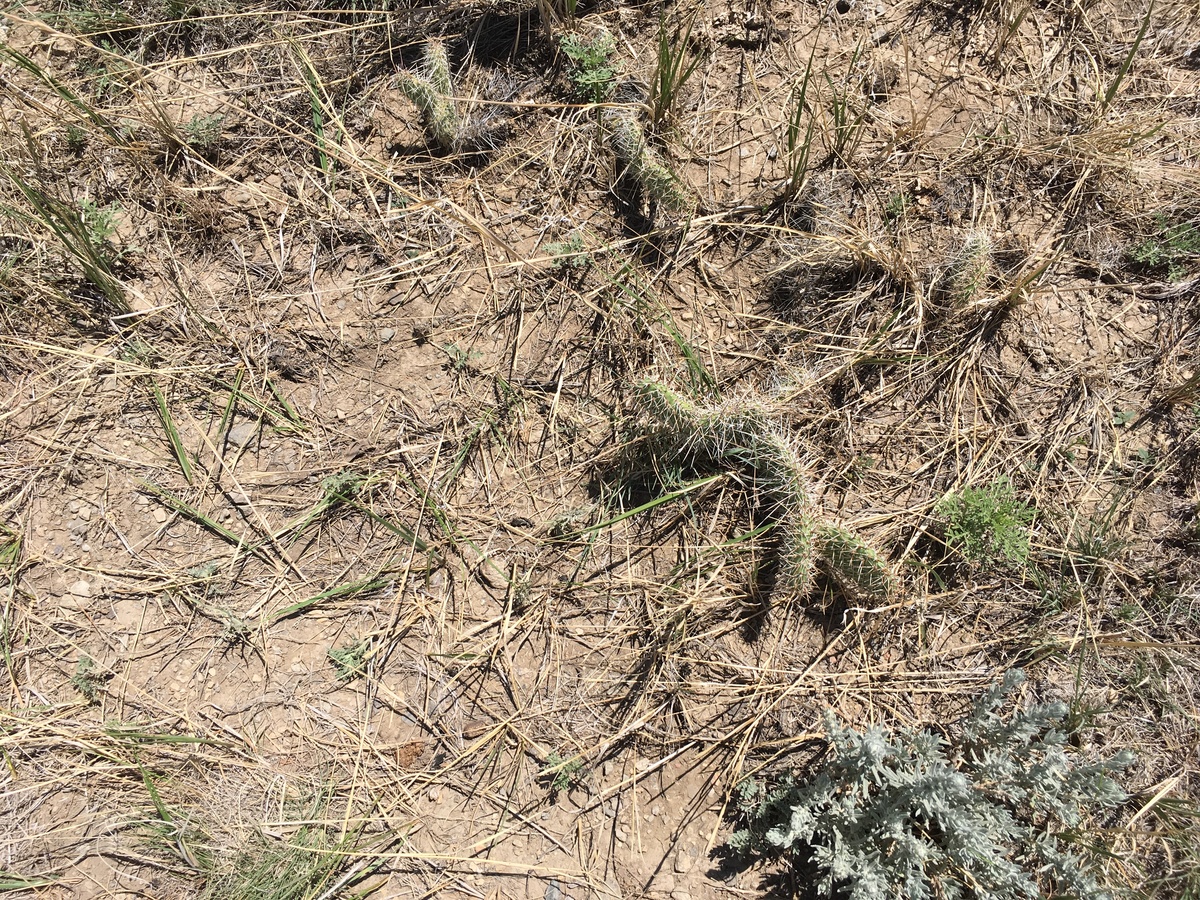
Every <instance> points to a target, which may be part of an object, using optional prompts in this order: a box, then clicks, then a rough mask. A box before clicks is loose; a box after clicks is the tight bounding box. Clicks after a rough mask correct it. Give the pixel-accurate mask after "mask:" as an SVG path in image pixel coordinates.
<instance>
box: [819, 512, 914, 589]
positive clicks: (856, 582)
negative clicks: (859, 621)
mask: <svg viewBox="0 0 1200 900" xmlns="http://www.w3.org/2000/svg"><path fill="white" fill-rule="evenodd" d="M816 556H817V558H818V559H819V560H820V561H821V567H822V569H823V570H824V571H825V573H826V574H827V575H828V576H829V577H830V578H831V579H833V581H834V583H835V584H837V586H838V587H839V588H840V589H841V591H842V593H843V594H844V595H845V596H846V597H847V598H848V599H849V600H851V601H852V602H854V603H862V604H867V605H875V604H879V603H886V602H887V601H888V600H889V599H891V596H892V594H893V593H894V592H895V589H896V576H895V575H893V574H892V571H891V569H889V568H888V564H887V560H885V559H884V558H883V556H882V555H881V554H880V553H879V551H878V550H876V549H875V548H874V547H872V546H871V545H870V544H868V543H867V542H866V541H864V540H863V539H862V538H860V537H859V536H858V535H857V534H854V533H853V532H851V531H847V530H846V529H845V528H841V527H839V526H837V525H821V526H820V527H818V528H817V533H816Z"/></svg>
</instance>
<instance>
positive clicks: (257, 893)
mask: <svg viewBox="0 0 1200 900" xmlns="http://www.w3.org/2000/svg"><path fill="white" fill-rule="evenodd" d="M348 850H349V848H348V847H343V846H341V845H339V844H336V843H335V842H332V841H330V839H329V836H328V834H327V833H326V829H325V828H323V827H320V826H315V827H308V826H306V827H304V828H301V829H300V831H299V833H298V834H297V835H296V836H295V837H294V838H293V839H292V840H291V841H287V842H284V841H272V840H269V839H267V838H262V839H260V840H258V841H255V842H253V844H252V845H251V846H249V847H247V848H245V849H243V850H242V851H241V852H239V853H238V854H237V855H236V856H235V857H234V858H233V860H232V863H231V864H230V865H228V867H223V868H222V869H221V870H220V871H218V872H216V873H214V874H213V875H212V876H211V877H210V878H209V879H208V883H207V886H206V889H205V891H204V894H203V895H202V896H203V900H312V898H316V897H322V896H329V892H330V891H331V889H332V888H333V885H334V883H335V882H336V881H337V880H338V877H339V873H340V872H341V871H342V869H343V868H345V866H346V863H347V860H348V853H347V851H348Z"/></svg>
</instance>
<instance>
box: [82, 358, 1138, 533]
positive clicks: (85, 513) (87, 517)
mask: <svg viewBox="0 0 1200 900" xmlns="http://www.w3.org/2000/svg"><path fill="white" fill-rule="evenodd" d="M1117 343H1118V344H1120V341H1118V342H1117ZM79 518H81V519H83V521H85V522H90V521H91V520H92V510H91V509H90V508H89V507H87V506H81V507H79Z"/></svg>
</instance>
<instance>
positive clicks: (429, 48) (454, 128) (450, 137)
mask: <svg viewBox="0 0 1200 900" xmlns="http://www.w3.org/2000/svg"><path fill="white" fill-rule="evenodd" d="M399 87H400V90H402V91H403V92H404V94H405V96H407V97H408V99H409V100H411V101H412V102H413V103H414V104H415V105H416V106H417V108H418V109H420V110H421V112H422V113H423V114H424V116H425V126H426V128H427V129H428V131H429V136H430V137H431V138H432V139H433V142H434V143H435V144H437V146H438V147H440V148H441V149H442V150H452V149H454V148H455V146H456V145H457V144H458V139H459V133H460V130H461V127H462V120H461V119H460V117H459V114H458V109H457V108H456V106H455V103H454V84H453V82H452V81H451V79H450V59H449V57H448V56H447V55H446V46H445V45H444V44H442V43H441V42H440V41H430V42H429V43H428V44H426V45H425V60H424V72H423V73H421V74H414V73H412V72H402V73H401V74H400V81H399Z"/></svg>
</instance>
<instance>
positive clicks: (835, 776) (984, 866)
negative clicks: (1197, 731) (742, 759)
mask: <svg viewBox="0 0 1200 900" xmlns="http://www.w3.org/2000/svg"><path fill="white" fill-rule="evenodd" d="M1023 681H1024V675H1023V674H1022V673H1021V672H1020V671H1012V672H1009V673H1008V674H1007V675H1006V676H1005V678H1004V679H1003V681H1002V682H1001V683H1000V684H998V685H995V686H993V687H992V688H990V689H989V690H988V691H986V692H985V693H984V694H983V696H982V697H980V698H979V699H978V700H977V701H976V702H975V704H974V707H973V709H972V710H971V712H970V714H969V715H968V716H967V717H966V719H965V720H964V721H963V722H962V723H961V724H960V726H959V727H958V728H957V729H955V733H954V734H953V735H952V736H946V735H943V734H939V733H935V732H932V731H928V730H924V731H917V730H915V729H908V728H903V729H895V730H889V729H883V728H872V729H869V730H868V731H866V732H859V731H855V730H854V729H852V728H849V727H846V726H843V725H841V724H840V723H839V722H838V721H837V719H836V718H835V716H834V715H833V713H832V712H827V713H826V716H825V721H826V728H827V730H828V732H829V745H830V751H831V752H830V755H829V757H828V758H827V760H826V762H825V764H824V766H823V767H822V768H821V769H820V770H819V771H817V772H816V773H814V774H813V775H812V776H810V777H808V778H800V777H797V776H795V775H789V776H787V777H785V778H784V779H783V780H782V781H781V782H780V783H779V784H777V785H775V786H773V787H770V788H767V787H765V786H763V785H761V784H758V783H754V782H750V783H745V784H743V785H742V786H741V787H740V788H739V794H740V803H739V806H740V812H741V818H742V821H743V824H744V826H745V827H744V828H742V829H741V830H740V831H738V832H737V833H735V834H734V836H733V838H732V839H731V840H730V848H731V849H732V850H733V851H734V852H735V853H738V854H747V855H749V854H755V855H758V854H761V855H766V856H783V857H784V858H786V859H787V860H789V861H790V862H791V863H792V864H793V865H796V866H798V867H806V868H805V870H806V871H808V870H809V869H811V870H815V875H816V880H817V884H816V887H817V889H818V891H819V892H820V893H821V894H822V895H823V896H845V897H848V898H850V900H893V898H896V897H907V898H911V900H931V898H934V897H938V898H948V900H949V898H964V900H965V898H968V897H970V898H977V900H985V898H987V900H1036V898H1039V897H1052V896H1053V897H1073V898H1079V900H1085V898H1086V900H1102V898H1107V897H1108V894H1107V892H1106V891H1105V890H1104V888H1103V886H1102V885H1101V884H1100V881H1099V878H1098V876H1097V874H1096V872H1095V871H1094V869H1093V868H1092V866H1091V865H1090V859H1089V858H1088V853H1087V851H1086V850H1085V849H1082V842H1080V841H1078V840H1077V835H1078V831H1079V829H1080V828H1081V826H1082V825H1083V824H1084V823H1085V821H1086V819H1087V818H1088V816H1089V814H1090V813H1091V811H1092V810H1093V809H1096V808H1106V807H1113V806H1116V805H1117V804H1119V803H1121V802H1122V801H1123V800H1124V799H1125V794H1124V792H1123V791H1122V790H1121V788H1120V787H1119V786H1118V785H1117V783H1116V782H1115V781H1114V780H1113V779H1112V778H1111V777H1110V775H1111V773H1113V772H1116V771H1119V770H1121V769H1124V768H1126V767H1128V766H1129V765H1130V764H1131V763H1132V762H1133V754H1132V753H1130V752H1129V751H1127V750H1123V751H1121V752H1119V753H1117V754H1115V755H1114V756H1112V757H1110V758H1108V759H1101V760H1081V759H1080V758H1079V754H1078V753H1077V752H1076V751H1075V750H1074V749H1073V748H1072V745H1071V743H1070V741H1069V738H1070V734H1069V731H1070V729H1069V728H1068V727H1066V725H1065V724H1064V722H1065V719H1066V716H1067V711H1068V710H1067V706H1066V704H1063V703H1049V704H1044V705H1038V706H1033V707H1030V708H1028V709H1018V710H1017V711H1016V712H1015V713H1013V714H1012V715H1011V716H1002V715H1001V714H1000V712H999V710H1000V707H1001V705H1002V704H1003V702H1004V700H1005V698H1006V697H1007V696H1008V695H1009V694H1011V693H1012V692H1013V690H1014V689H1015V688H1017V687H1018V686H1019V685H1020V684H1021V683H1023Z"/></svg>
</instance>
